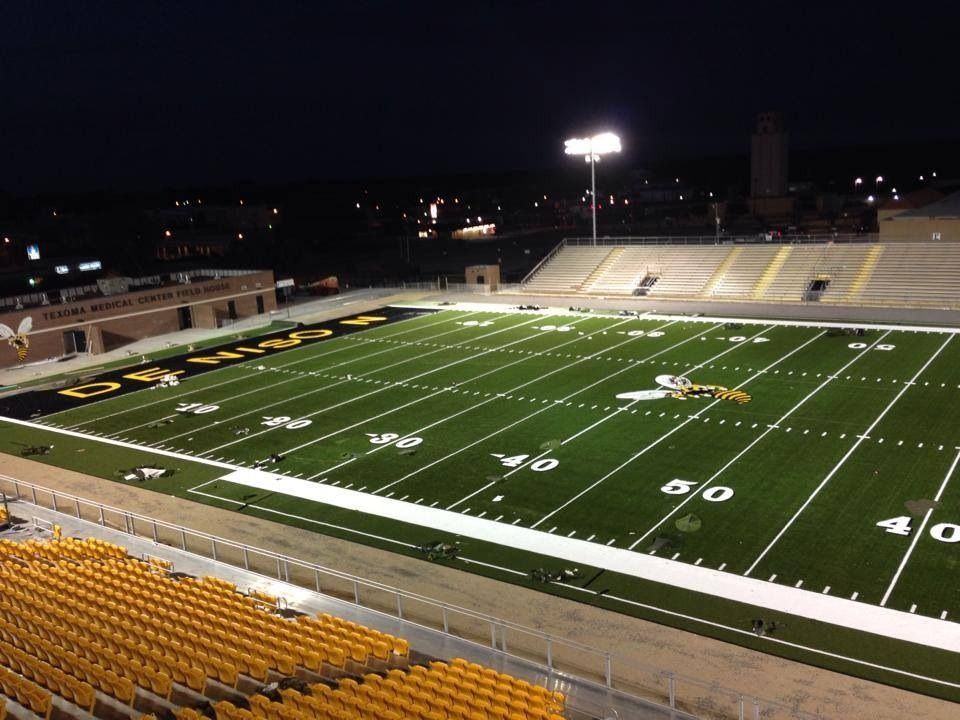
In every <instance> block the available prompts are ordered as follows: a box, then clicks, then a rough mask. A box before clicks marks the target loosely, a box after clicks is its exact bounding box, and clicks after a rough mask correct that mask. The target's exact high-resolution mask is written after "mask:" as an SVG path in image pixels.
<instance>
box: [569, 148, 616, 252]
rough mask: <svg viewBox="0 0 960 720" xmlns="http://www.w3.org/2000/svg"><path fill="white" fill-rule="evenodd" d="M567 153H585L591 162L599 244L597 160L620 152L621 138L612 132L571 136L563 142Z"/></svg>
mask: <svg viewBox="0 0 960 720" xmlns="http://www.w3.org/2000/svg"><path fill="white" fill-rule="evenodd" d="M563 144H564V146H565V150H564V152H566V153H567V155H583V159H584V160H586V161H587V162H588V163H590V206H591V207H592V208H593V244H594V245H596V244H597V169H596V166H597V161H598V160H599V159H600V157H601V156H602V155H606V154H607V153H612V152H620V138H619V137H617V136H616V135H614V134H613V133H611V132H605V133H600V134H599V135H594V136H593V137H589V138H571V139H570V140H567V141H566V142H564V143H563Z"/></svg>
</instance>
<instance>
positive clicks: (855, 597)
mask: <svg viewBox="0 0 960 720" xmlns="http://www.w3.org/2000/svg"><path fill="white" fill-rule="evenodd" d="M858 597H860V593H858V592H855V593H854V594H853V595H851V596H850V599H851V600H856V599H857V598H858Z"/></svg>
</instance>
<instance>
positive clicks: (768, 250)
mask: <svg viewBox="0 0 960 720" xmlns="http://www.w3.org/2000/svg"><path fill="white" fill-rule="evenodd" d="M776 253H777V248H776V247H770V246H767V245H759V246H757V247H744V248H743V251H742V252H741V253H740V254H739V255H738V256H737V258H736V259H735V260H734V261H733V263H732V264H731V265H730V267H729V268H727V271H726V273H724V275H723V277H721V278H719V279H718V280H717V282H716V283H715V284H714V286H713V290H712V292H711V293H710V295H709V297H713V298H722V299H725V300H726V299H730V300H737V299H743V298H749V297H750V295H751V294H752V293H753V289H754V287H755V286H756V284H757V282H758V281H759V280H760V277H761V276H762V275H763V272H764V270H766V269H767V266H769V265H770V262H771V261H772V260H773V257H774V255H776Z"/></svg>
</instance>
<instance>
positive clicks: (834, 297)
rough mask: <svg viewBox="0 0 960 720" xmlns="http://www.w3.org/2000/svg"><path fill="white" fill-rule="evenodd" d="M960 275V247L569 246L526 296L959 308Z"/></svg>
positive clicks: (535, 278) (548, 265) (546, 267)
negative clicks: (647, 297)
mask: <svg viewBox="0 0 960 720" xmlns="http://www.w3.org/2000/svg"><path fill="white" fill-rule="evenodd" d="M958 273H960V243H936V242H915V243H906V242H905V243H885V244H873V243H852V244H848V243H836V244H835V243H817V244H809V245H767V244H758V245H720V246H717V245H633V246H631V245H624V246H613V247H611V246H606V247H578V246H566V247H563V248H561V249H560V250H559V251H558V252H556V253H555V254H554V255H553V257H551V258H550V259H549V260H548V261H547V262H546V263H544V264H543V266H541V267H540V268H539V269H538V271H537V272H536V274H535V275H534V276H533V277H532V278H531V279H529V280H528V281H527V282H526V283H525V284H524V286H523V291H524V292H525V293H529V294H540V295H551V294H553V295H571V294H588V295H602V296H629V295H634V294H644V295H650V296H652V297H668V298H688V299H705V300H709V299H717V300H752V301H755V302H786V303H791V302H802V301H805V300H819V301H820V302H823V303H831V304H861V305H897V306H903V307H940V308H950V307H957V306H960V283H957V282H956V278H957V277H960V274H958ZM638 288H640V291H639V292H637V290H638Z"/></svg>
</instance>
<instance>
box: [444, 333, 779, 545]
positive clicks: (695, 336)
mask: <svg viewBox="0 0 960 720" xmlns="http://www.w3.org/2000/svg"><path fill="white" fill-rule="evenodd" d="M717 327H719V326H718V325H712V326H710V327H709V328H707V329H706V330H704V331H703V332H701V333H697V334H696V335H692V336H690V337H688V338H687V339H686V340H683V341H681V342H678V343H675V344H674V345H671V346H670V347H668V348H664V349H663V350H661V351H660V352H657V353H654V354H653V355H650V356H649V357H647V358H644V359H643V360H640V361H637V362H634V363H631V364H630V365H628V366H627V367H625V368H623V369H622V370H618V371H617V372H615V373H612V374H610V375H607V376H606V377H604V378H601V379H600V380H598V381H596V382H594V383H591V384H590V385H588V386H587V387H585V388H582V389H580V390H577V392H575V393H573V394H574V395H577V394H579V393H582V392H584V391H585V390H589V389H590V388H592V387H593V386H595V385H599V384H600V383H602V382H606V381H607V380H609V379H610V378H612V377H614V376H616V375H619V374H620V373H622V372H626V371H627V370H630V369H631V368H633V367H636V366H637V365H640V364H641V363H643V362H644V361H647V360H651V359H653V358H655V357H657V355H662V354H663V353H665V352H667V351H669V350H673V349H674V348H677V347H679V346H680V345H683V344H684V343H687V342H690V341H691V340H695V339H696V338H698V337H700V336H701V335H705V334H706V333H708V332H710V331H711V330H715V329H716V328H717ZM769 329H770V328H764V329H763V330H761V331H760V332H758V333H757V334H756V335H754V336H753V337H757V336H759V335H761V334H762V333H765V332H767V330H769ZM738 347H741V344H740V343H738V344H736V345H732V346H731V347H730V348H728V349H726V350H724V351H723V352H721V353H719V354H718V355H715V356H714V357H712V358H709V359H707V360H704V362H703V363H702V364H701V365H698V366H696V367H701V366H702V365H703V364H705V363H708V362H711V361H712V360H715V359H716V358H718V357H720V356H721V355H725V354H726V353H728V352H730V351H731V350H736V349H737V348H738ZM569 397H571V396H567V398H563V400H567V399H568V398H569ZM636 402H639V401H638V400H634V401H633V402H631V403H629V404H628V405H626V406H625V407H618V408H617V409H616V410H615V411H613V412H612V413H610V414H609V415H605V416H604V417H603V418H601V419H600V420H598V421H597V422H595V423H593V424H592V425H589V426H588V427H587V428H585V429H584V430H581V431H580V432H578V433H577V434H576V435H573V436H571V437H570V438H568V440H572V439H573V438H575V437H578V436H580V435H582V434H583V433H585V432H586V431H587V430H590V429H592V428H595V427H596V426H597V425H599V424H600V423H602V422H606V421H607V420H609V419H610V418H613V417H616V416H617V415H618V414H620V413H621V412H625V411H626V410H628V409H629V408H630V406H631V405H633V404H634V403H636ZM544 409H547V408H544ZM704 409H707V408H704ZM534 414H536V413H534ZM511 427H512V426H511ZM497 432H502V431H497ZM494 434H496V433H494ZM566 442H567V441H566V440H565V441H564V443H566ZM468 447H470V446H468ZM457 452H460V451H459V450H458V451H457ZM551 452H554V451H553V450H545V451H543V452H542V453H540V454H539V455H537V456H536V457H534V458H533V459H532V460H529V461H528V462H526V463H524V464H523V465H521V466H520V467H517V468H514V469H513V470H511V471H510V472H508V473H505V474H504V476H503V477H509V476H510V475H512V474H513V473H515V472H517V471H518V470H521V469H523V468H524V467H527V466H529V465H531V464H533V463H535V462H536V461H537V460H539V459H540V458H542V457H544V456H545V455H549V454H550V453H551ZM427 467H429V466H427ZM494 484H496V483H495V482H489V483H487V484H486V485H483V486H482V487H480V488H478V489H477V490H474V491H473V492H472V493H470V494H469V495H466V496H464V497H462V498H460V499H459V500H457V501H456V502H455V503H453V505H449V506H448V508H447V509H449V508H452V507H456V506H457V505H459V504H460V503H462V502H464V501H466V500H469V499H470V498H472V497H473V496H474V495H477V494H478V493H481V492H483V491H484V490H487V489H488V488H490V487H491V486H492V485H494ZM540 522H542V520H541V521H540ZM537 524H539V523H537ZM536 526H537V525H536V524H535V525H531V527H536Z"/></svg>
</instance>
